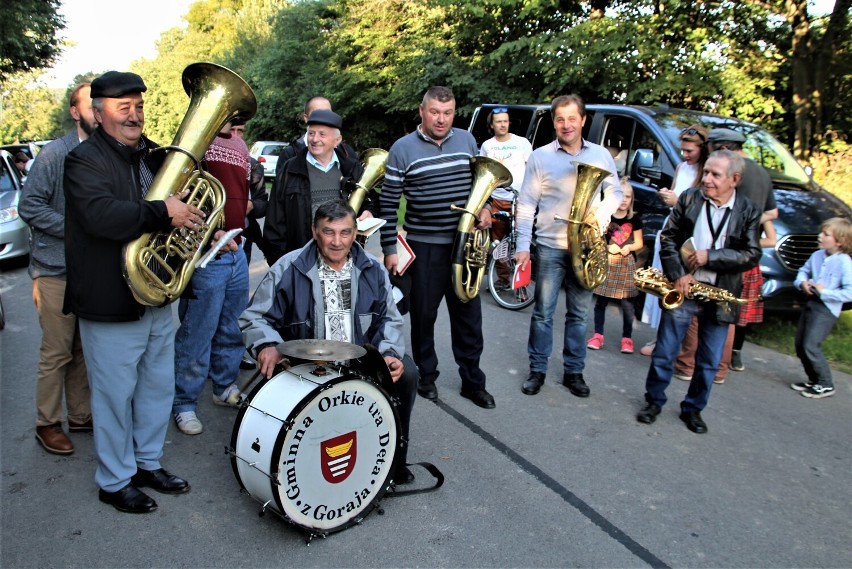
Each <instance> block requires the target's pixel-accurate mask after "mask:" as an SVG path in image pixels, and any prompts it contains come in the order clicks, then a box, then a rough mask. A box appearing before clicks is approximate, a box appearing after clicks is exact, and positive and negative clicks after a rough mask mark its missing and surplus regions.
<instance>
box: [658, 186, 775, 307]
mask: <svg viewBox="0 0 852 569" xmlns="http://www.w3.org/2000/svg"><path fill="white" fill-rule="evenodd" d="M705 203H706V200H705V199H704V193H703V190H701V188H692V189H690V190H687V191H685V192H683V193H682V194H681V195H680V197H679V198H678V200H677V204H675V206H674V208H673V209H672V213H671V215H670V216H669V219H668V222H667V223H666V225H665V227H663V229H662V231H661V233H660V261H661V262H662V264H663V272H665V274H666V277H668V278H669V279H670V280H671V281H672V282H674V281H676V280H677V279H679V278H680V277H682V276H684V275H686V274H687V273H689V268H688V267H686V266H685V265H684V264H683V261H681V258H680V248H681V246H682V245H683V244H684V243H685V242H686V240H687V239H689V238H690V237H692V234H693V232H694V231H695V224H696V222H697V221H699V220H703V219H704V216H705V213H704V208H705ZM760 215H761V210H760V208H758V207H757V206H756V205H755V204H754V203H753V202H752V201H751V200H749V199H748V198H746V197H745V196H744V195H742V194H740V193H737V196H736V199H735V200H734V207H733V209H732V211H731V216H730V218H729V219H728V231H727V237H726V239H725V246H724V247H723V248H721V249H710V250H709V251H708V262H707V266H706V268H707V269H708V270H711V271H715V272H716V274H717V276H716V284H715V285H714V286H716V287H718V288H723V289H725V290H727V291H728V292H730V293H732V294H734V295H736V296H739V295H740V293H741V292H742V289H743V276H742V274H743V273H744V272H745V271H747V270H749V269H751V268H752V267H755V266H757V264H758V263H759V262H760V255H761V250H760V242H759V241H758V235H760V232H759V231H758V228H759V226H760ZM738 315H739V305H736V304H731V303H727V302H720V303H717V309H716V320H717V321H718V322H719V323H720V324H735V323H736V322H737V316H738Z"/></svg>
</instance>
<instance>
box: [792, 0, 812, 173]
mask: <svg viewBox="0 0 852 569" xmlns="http://www.w3.org/2000/svg"><path fill="white" fill-rule="evenodd" d="M786 8H787V22H789V24H790V29H791V31H792V38H793V43H792V49H791V54H790V64H791V68H792V74H793V77H792V79H793V81H792V83H793V115H794V117H795V121H794V124H795V129H794V137H793V154H794V155H795V156H796V157H797V158H799V159H801V160H806V159H807V157H808V155H809V153H810V146H811V132H812V131H811V129H812V127H813V124H812V121H813V106H812V103H813V100H812V94H813V87H812V85H813V81H812V80H811V72H812V70H813V59H812V57H811V54H812V48H811V37H810V21H809V20H808V2H807V0H787V2H786Z"/></svg>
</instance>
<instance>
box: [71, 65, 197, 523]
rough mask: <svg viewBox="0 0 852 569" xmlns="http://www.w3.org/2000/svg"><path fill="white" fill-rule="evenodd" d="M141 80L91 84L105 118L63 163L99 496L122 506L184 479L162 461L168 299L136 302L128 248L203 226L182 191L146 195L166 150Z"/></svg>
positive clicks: (151, 506) (126, 508)
mask: <svg viewBox="0 0 852 569" xmlns="http://www.w3.org/2000/svg"><path fill="white" fill-rule="evenodd" d="M145 90H146V87H145V83H144V82H143V81H142V78H141V77H139V76H138V75H136V74H135V73H121V72H117V71H109V72H107V73H104V74H103V75H101V76H100V77H98V78H97V79H95V80H94V81H92V87H91V96H92V107H93V109H94V115H95V120H97V122H98V123H99V124H100V128H98V129H96V130H95V131H94V132H93V133H92V135H91V136H90V137H89V138H88V139H86V140H85V141H83V142H82V143H81V144H80V145H79V146H77V147H76V148H75V149H74V150H73V151H71V153H69V154H68V157H67V158H66V161H65V184H64V185H65V196H66V200H65V203H66V208H67V210H66V222H65V256H66V263H67V275H68V276H67V278H68V281H67V285H66V289H65V307H64V312H66V313H69V312H73V313H74V314H76V315H77V318H78V322H79V327H80V338H81V340H82V344H83V353H84V355H85V358H86V363H87V367H88V375H89V383H90V384H91V391H92V419H93V422H94V435H95V452H96V454H97V457H98V467H97V470H96V472H95V481H96V482H97V484H98V486H99V487H100V490H99V499H100V500H101V501H102V502H105V503H107V504H110V505H112V506H113V507H115V508H116V509H118V510H119V511H122V512H130V513H147V512H152V511H154V510H156V509H157V504H156V502H154V500H153V499H151V498H150V497H149V496H148V495H147V494H145V493H143V492H142V491H140V490H139V489H138V488H139V487H143V486H148V487H151V488H153V489H154V490H157V491H158V492H163V493H169V494H179V493H183V492H187V491H188V490H189V484H187V482H186V481H185V480H182V479H181V478H178V477H177V476H174V475H172V474H169V473H168V472H167V471H166V470H164V469H163V468H162V466H161V465H160V458H161V457H162V455H163V443H164V442H165V438H166V431H167V429H168V424H169V413H170V411H171V406H172V399H173V397H174V388H175V380H174V336H175V332H174V325H173V323H172V311H171V308H170V307H168V306H164V307H149V306H143V305H142V304H140V303H139V302H137V301H136V299H135V298H134V296H133V294H132V293H131V291H130V289H129V288H128V286H127V284H126V283H125V281H124V277H123V276H122V264H121V260H122V255H123V253H122V249H123V247H124V246H125V244H127V243H128V242H130V241H133V240H134V239H136V238H138V237H139V236H141V235H142V234H143V233H148V232H156V231H166V230H169V229H170V228H171V227H186V228H195V227H197V226H198V225H199V224H200V223H201V222H202V221H203V218H204V213H203V212H202V211H201V210H199V209H198V208H195V207H193V206H190V205H187V204H185V203H184V202H182V201H181V200H180V199H179V198H178V197H177V196H169V197H168V198H166V199H165V200H146V199H145V196H146V194H147V193H148V191H149V190H150V189H151V185H152V182H153V180H154V175H155V174H156V173H157V170H159V168H160V166H161V165H162V161H163V156H164V153H162V152H156V153H152V152H151V150H153V149H154V148H156V147H157V144H155V143H154V142H152V141H151V140H149V139H148V138H146V137H145V136H143V135H142V128H143V126H144V124H145V115H144V110H143V106H144V103H143V99H142V93H144V92H145Z"/></svg>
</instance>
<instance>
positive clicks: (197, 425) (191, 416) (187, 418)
mask: <svg viewBox="0 0 852 569" xmlns="http://www.w3.org/2000/svg"><path fill="white" fill-rule="evenodd" d="M175 423H176V424H177V428H178V429H180V432H182V433H183V434H185V435H200V434H201V431H203V430H204V427H203V426H202V425H201V421H199V420H198V416H197V415H196V414H195V411H184V412H183V413H178V414H177V415H175Z"/></svg>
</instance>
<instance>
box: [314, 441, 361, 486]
mask: <svg viewBox="0 0 852 569" xmlns="http://www.w3.org/2000/svg"><path fill="white" fill-rule="evenodd" d="M320 448H321V449H322V452H321V453H320V463H321V466H322V476H323V478H325V480H326V482H328V483H329V484H338V483H339V482H343V481H344V480H346V478H347V477H348V476H349V475H350V474H352V471H353V470H354V469H355V460H356V458H357V456H358V432H357V431H351V432H348V433H346V434H343V435H340V436H338V437H334V438H332V439H328V440H325V441H322V442H321V443H320Z"/></svg>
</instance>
